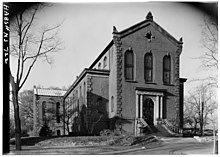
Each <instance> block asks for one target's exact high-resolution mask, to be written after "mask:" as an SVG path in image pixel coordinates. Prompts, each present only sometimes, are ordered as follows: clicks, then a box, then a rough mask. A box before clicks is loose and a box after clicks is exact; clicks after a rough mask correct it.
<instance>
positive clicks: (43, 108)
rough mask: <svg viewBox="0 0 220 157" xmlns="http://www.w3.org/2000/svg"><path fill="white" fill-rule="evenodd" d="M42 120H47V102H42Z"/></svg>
mask: <svg viewBox="0 0 220 157" xmlns="http://www.w3.org/2000/svg"><path fill="white" fill-rule="evenodd" d="M42 119H43V121H45V120H46V101H43V102H42Z"/></svg>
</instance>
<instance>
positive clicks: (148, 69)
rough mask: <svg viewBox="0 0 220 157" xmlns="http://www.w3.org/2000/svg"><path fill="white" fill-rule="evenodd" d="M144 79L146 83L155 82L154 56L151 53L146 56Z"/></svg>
mask: <svg viewBox="0 0 220 157" xmlns="http://www.w3.org/2000/svg"><path fill="white" fill-rule="evenodd" d="M144 79H145V82H152V81H153V56H152V53H151V52H150V53H149V52H148V53H146V54H145V56H144Z"/></svg>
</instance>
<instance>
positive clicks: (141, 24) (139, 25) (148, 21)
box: [89, 12, 183, 69]
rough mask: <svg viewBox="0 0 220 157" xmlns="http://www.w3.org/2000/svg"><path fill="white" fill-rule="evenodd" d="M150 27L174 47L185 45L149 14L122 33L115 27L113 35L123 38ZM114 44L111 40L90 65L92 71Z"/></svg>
mask: <svg viewBox="0 0 220 157" xmlns="http://www.w3.org/2000/svg"><path fill="white" fill-rule="evenodd" d="M148 25H152V26H153V27H154V28H155V29H157V30H158V31H159V32H161V34H163V35H164V36H165V37H166V38H167V39H169V40H170V41H171V42H172V43H174V45H177V44H183V42H182V38H180V40H179V41H178V40H177V39H176V38H174V37H173V36H172V35H170V34H169V33H168V32H167V31H166V30H164V29H163V28H162V27H161V26H160V25H158V24H157V23H156V22H155V21H154V20H153V16H152V13H151V12H149V13H148V14H147V16H146V19H145V20H143V21H141V22H139V23H137V24H135V25H133V26H131V27H128V28H126V29H124V30H122V31H120V32H118V30H117V29H116V27H115V26H113V33H112V34H113V35H118V36H119V37H120V38H123V37H125V36H127V35H129V34H131V33H134V32H136V31H138V30H139V29H141V28H144V27H146V26H148ZM113 44H114V42H113V40H111V41H110V42H109V44H108V45H107V46H106V48H105V49H104V50H103V51H102V52H101V53H100V55H99V56H98V57H97V58H96V60H95V61H94V62H93V63H92V64H91V65H90V67H89V68H90V69H91V68H93V67H94V66H95V65H96V63H97V62H98V61H99V60H100V59H101V58H102V57H103V56H104V55H105V53H106V52H107V51H108V50H109V49H110V47H111V46H112V45H113Z"/></svg>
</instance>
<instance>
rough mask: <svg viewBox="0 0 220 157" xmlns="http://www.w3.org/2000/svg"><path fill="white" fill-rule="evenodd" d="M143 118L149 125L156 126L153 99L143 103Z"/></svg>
mask: <svg viewBox="0 0 220 157" xmlns="http://www.w3.org/2000/svg"><path fill="white" fill-rule="evenodd" d="M143 118H144V120H145V121H146V122H147V123H148V125H154V102H153V100H152V99H151V98H147V99H146V100H144V102H143Z"/></svg>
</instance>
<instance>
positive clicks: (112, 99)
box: [111, 96, 114, 112]
mask: <svg viewBox="0 0 220 157" xmlns="http://www.w3.org/2000/svg"><path fill="white" fill-rule="evenodd" d="M111 112H114V97H113V96H112V97H111Z"/></svg>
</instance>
